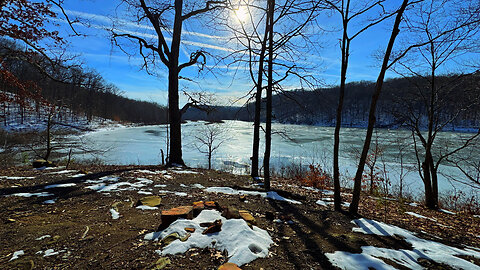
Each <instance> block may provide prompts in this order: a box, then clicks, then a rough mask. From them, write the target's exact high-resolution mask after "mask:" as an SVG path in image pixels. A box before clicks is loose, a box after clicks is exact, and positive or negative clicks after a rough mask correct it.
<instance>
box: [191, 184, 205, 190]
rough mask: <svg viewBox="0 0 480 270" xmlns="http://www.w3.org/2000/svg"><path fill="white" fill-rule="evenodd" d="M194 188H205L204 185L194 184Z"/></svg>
mask: <svg viewBox="0 0 480 270" xmlns="http://www.w3.org/2000/svg"><path fill="white" fill-rule="evenodd" d="M192 187H194V188H199V189H204V188H205V187H204V186H203V185H202V184H193V185H192Z"/></svg>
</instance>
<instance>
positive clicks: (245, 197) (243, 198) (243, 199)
mask: <svg viewBox="0 0 480 270" xmlns="http://www.w3.org/2000/svg"><path fill="white" fill-rule="evenodd" d="M239 199H240V201H241V202H244V201H245V200H246V199H247V196H246V195H245V194H242V195H240V197H239Z"/></svg>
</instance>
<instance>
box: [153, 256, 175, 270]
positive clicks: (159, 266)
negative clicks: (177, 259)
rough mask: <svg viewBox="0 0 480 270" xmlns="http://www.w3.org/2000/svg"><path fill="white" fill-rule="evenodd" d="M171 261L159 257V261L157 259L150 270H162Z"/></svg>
mask: <svg viewBox="0 0 480 270" xmlns="http://www.w3.org/2000/svg"><path fill="white" fill-rule="evenodd" d="M171 263H172V261H170V259H169V258H167V257H161V258H160V259H158V260H157V261H156V262H155V263H154V264H153V265H152V266H153V268H152V270H160V269H163V268H165V267H166V266H167V265H169V264H171Z"/></svg>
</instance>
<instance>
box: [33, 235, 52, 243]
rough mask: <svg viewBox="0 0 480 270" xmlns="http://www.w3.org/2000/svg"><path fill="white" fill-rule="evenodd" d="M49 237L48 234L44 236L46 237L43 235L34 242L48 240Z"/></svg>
mask: <svg viewBox="0 0 480 270" xmlns="http://www.w3.org/2000/svg"><path fill="white" fill-rule="evenodd" d="M50 237H52V236H51V235H50V234H46V235H43V236H40V237H38V238H36V239H35V240H37V241H40V240H43V239H45V238H50Z"/></svg>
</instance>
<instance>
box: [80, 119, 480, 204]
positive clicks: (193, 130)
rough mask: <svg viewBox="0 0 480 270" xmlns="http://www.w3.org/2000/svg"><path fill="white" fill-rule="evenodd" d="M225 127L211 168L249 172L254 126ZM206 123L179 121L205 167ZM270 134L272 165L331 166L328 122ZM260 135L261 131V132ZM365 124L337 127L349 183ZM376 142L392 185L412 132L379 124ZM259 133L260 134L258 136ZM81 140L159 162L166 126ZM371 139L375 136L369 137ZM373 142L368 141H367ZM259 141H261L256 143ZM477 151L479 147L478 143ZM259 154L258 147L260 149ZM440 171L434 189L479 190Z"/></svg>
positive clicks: (446, 136) (196, 162)
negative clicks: (201, 139) (402, 145)
mask: <svg viewBox="0 0 480 270" xmlns="http://www.w3.org/2000/svg"><path fill="white" fill-rule="evenodd" d="M218 125H220V127H221V129H222V130H224V134H223V136H224V138H225V142H224V143H223V144H222V145H221V146H220V148H219V149H218V151H217V152H216V153H215V154H214V156H213V162H212V163H213V168H215V169H222V170H226V171H233V172H236V173H245V174H248V173H249V171H248V170H249V168H248V165H249V164H250V156H251V151H252V150H251V148H252V133H253V127H252V123H250V122H242V121H225V123H222V124H218ZM204 128H205V122H188V123H186V124H183V125H182V133H183V141H182V142H183V159H184V161H185V163H186V164H187V165H188V166H192V167H206V166H207V158H206V156H205V154H202V153H200V152H199V150H198V149H197V147H196V146H195V144H197V145H198V140H197V139H196V138H195V136H196V135H198V134H200V132H201V130H202V129H204ZM273 130H274V132H277V133H276V134H274V135H273V137H272V155H271V156H272V158H271V160H272V161H271V163H272V167H273V168H274V169H276V170H277V171H280V169H281V168H282V167H285V166H288V165H290V164H292V163H295V164H301V165H308V164H311V163H318V164H320V165H321V166H322V167H323V168H325V169H326V170H327V171H329V172H330V171H331V167H332V152H333V131H334V128H332V127H317V126H306V125H288V124H273ZM262 135H263V134H262ZM468 135H469V134H464V133H453V132H442V133H440V134H439V135H438V137H437V145H440V146H442V147H455V145H456V144H458V143H460V138H461V137H465V136H468ZM364 136H365V130H364V129H358V128H343V129H342V133H341V154H340V155H341V157H340V166H341V171H342V175H343V184H344V185H350V184H351V182H352V181H351V180H350V179H352V178H353V175H354V173H355V168H356V163H357V162H358V161H357V156H358V154H357V153H358V152H359V151H360V150H361V148H362V146H363V142H362V139H363V137H364ZM375 137H377V141H378V145H379V146H380V147H381V148H383V151H382V154H381V155H380V157H379V161H378V165H379V166H380V167H383V164H385V166H386V168H387V172H388V177H389V179H390V181H391V183H392V188H395V187H396V186H397V185H398V178H399V174H400V169H401V166H400V161H399V155H398V153H399V150H398V149H399V148H398V147H399V141H402V139H403V141H404V142H406V143H411V142H412V138H411V133H410V131H406V130H387V129H379V130H378V131H377V132H376V135H375ZM261 139H263V138H261ZM83 140H84V143H86V144H87V145H88V146H90V147H93V148H97V149H110V150H109V151H107V152H106V153H105V154H104V155H103V156H102V159H103V160H104V161H105V162H106V163H108V164H123V165H127V164H139V165H151V164H159V163H161V154H160V153H161V151H160V149H163V151H164V152H166V151H167V128H166V126H142V127H127V128H117V129H113V130H101V131H96V132H91V133H87V134H85V135H84V136H83ZM373 141H375V139H374V140H373ZM372 143H373V142H372ZM261 146H262V143H261ZM477 151H478V149H477ZM405 152H406V154H405V157H404V161H403V162H404V166H403V169H404V172H405V171H406V170H410V171H411V172H409V173H408V174H407V175H406V178H405V182H404V186H405V190H407V191H409V192H411V193H413V194H415V195H417V196H419V195H421V193H422V192H423V183H422V181H421V179H420V176H419V174H418V172H417V171H416V170H415V166H416V158H415V154H414V150H413V146H407V147H406V150H405ZM261 156H263V149H261ZM440 171H441V173H442V174H441V175H439V190H440V192H443V193H446V192H449V191H452V190H454V189H455V188H456V189H460V190H463V191H464V192H465V193H467V195H470V194H476V195H477V196H478V195H479V192H478V190H474V189H472V188H469V187H466V186H463V185H461V184H458V183H455V187H454V186H453V185H452V183H451V182H450V181H449V180H448V178H447V177H445V176H444V175H450V176H452V177H456V178H459V179H461V177H462V176H461V175H460V174H459V172H458V171H457V169H456V168H454V167H450V166H441V168H440Z"/></svg>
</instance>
